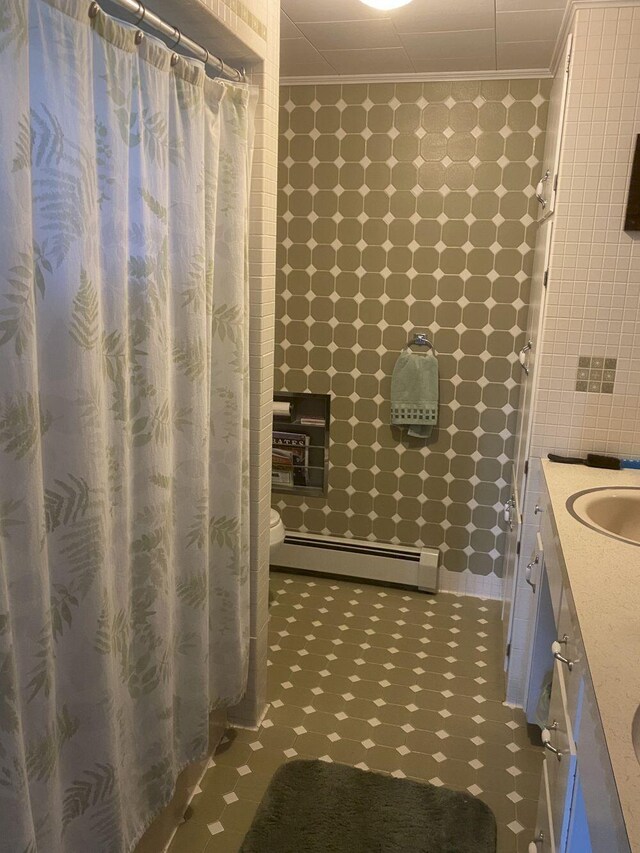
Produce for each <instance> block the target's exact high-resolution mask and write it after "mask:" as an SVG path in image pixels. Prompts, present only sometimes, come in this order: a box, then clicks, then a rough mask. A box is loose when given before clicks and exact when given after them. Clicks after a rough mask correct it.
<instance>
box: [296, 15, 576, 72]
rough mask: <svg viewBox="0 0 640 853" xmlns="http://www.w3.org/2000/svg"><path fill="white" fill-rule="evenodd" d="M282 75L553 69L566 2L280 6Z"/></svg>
mask: <svg viewBox="0 0 640 853" xmlns="http://www.w3.org/2000/svg"><path fill="white" fill-rule="evenodd" d="M281 3H282V19H281V55H280V74H281V76H282V77H284V78H292V77H313V78H317V77H335V76H349V77H352V76H356V75H384V74H395V75H398V74H428V75H436V74H445V73H446V74H456V73H458V74H464V73H470V72H483V71H484V72H496V71H516V70H517V71H523V70H538V71H539V70H548V69H549V67H550V65H551V60H552V55H553V51H554V47H555V43H556V39H557V37H558V34H559V32H560V28H561V24H562V19H563V14H564V10H565V6H566V5H567V0H413V2H411V3H409V5H408V6H403V7H402V8H400V9H394V10H392V11H387V12H380V11H376V10H375V9H372V8H370V7H369V6H365V5H364V4H363V3H361V2H360V0H281Z"/></svg>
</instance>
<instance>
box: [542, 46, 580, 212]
mask: <svg viewBox="0 0 640 853" xmlns="http://www.w3.org/2000/svg"><path fill="white" fill-rule="evenodd" d="M571 39H572V36H571V35H569V37H568V38H567V42H566V44H565V52H564V62H561V63H560V65H559V66H558V70H557V71H556V76H555V77H554V80H553V85H552V87H551V97H550V101H549V116H548V118H547V131H546V133H547V135H546V139H545V147H544V158H543V161H542V175H541V180H540V183H539V184H538V186H537V187H536V196H537V198H538V201H539V203H540V204H539V208H538V212H539V219H545V218H546V217H548V216H550V215H551V214H552V213H553V211H554V209H555V205H556V193H557V191H558V167H559V163H560V155H561V151H562V136H563V132H564V114H565V108H566V103H567V89H568V84H569V70H570V64H571Z"/></svg>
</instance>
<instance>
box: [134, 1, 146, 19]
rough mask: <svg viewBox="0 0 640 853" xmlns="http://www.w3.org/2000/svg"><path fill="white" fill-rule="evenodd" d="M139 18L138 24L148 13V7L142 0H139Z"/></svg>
mask: <svg viewBox="0 0 640 853" xmlns="http://www.w3.org/2000/svg"><path fill="white" fill-rule="evenodd" d="M137 14H138V19H137V20H136V24H141V23H142V22H143V21H144V16H145V15H146V14H147V7H146V6H145V5H144V3H142V0H138V12H137Z"/></svg>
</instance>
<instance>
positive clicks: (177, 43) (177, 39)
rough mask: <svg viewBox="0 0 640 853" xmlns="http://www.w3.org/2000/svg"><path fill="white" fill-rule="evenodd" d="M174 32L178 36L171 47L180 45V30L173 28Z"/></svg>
mask: <svg viewBox="0 0 640 853" xmlns="http://www.w3.org/2000/svg"><path fill="white" fill-rule="evenodd" d="M174 30H175V31H176V33H177V34H178V37H177V38H176V40H175V41H174V43H173V47H178V45H179V44H180V40H181V39H182V33H181V32H180V30H179V29H178V28H177V27H174Z"/></svg>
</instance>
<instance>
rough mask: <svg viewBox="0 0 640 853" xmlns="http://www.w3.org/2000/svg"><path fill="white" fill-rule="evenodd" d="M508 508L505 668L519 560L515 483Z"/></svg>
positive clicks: (504, 583)
mask: <svg viewBox="0 0 640 853" xmlns="http://www.w3.org/2000/svg"><path fill="white" fill-rule="evenodd" d="M509 503H510V506H509V508H508V515H509V521H508V522H507V536H506V542H505V552H504V581H503V587H502V588H503V590H504V592H503V599H502V637H503V642H504V649H505V669H506V668H507V666H508V663H509V661H508V657H509V644H510V643H511V629H512V627H513V600H514V597H515V584H516V565H517V562H518V541H519V539H520V519H521V514H520V500H519V498H518V489H517V487H516V486H515V485H514V489H513V494H512V497H511V500H510V502H509Z"/></svg>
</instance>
